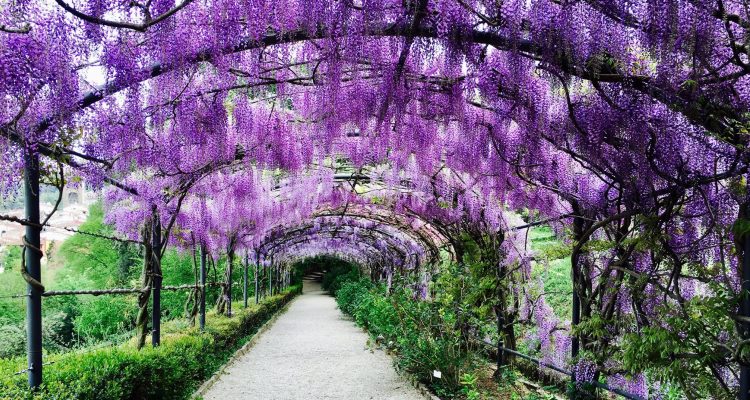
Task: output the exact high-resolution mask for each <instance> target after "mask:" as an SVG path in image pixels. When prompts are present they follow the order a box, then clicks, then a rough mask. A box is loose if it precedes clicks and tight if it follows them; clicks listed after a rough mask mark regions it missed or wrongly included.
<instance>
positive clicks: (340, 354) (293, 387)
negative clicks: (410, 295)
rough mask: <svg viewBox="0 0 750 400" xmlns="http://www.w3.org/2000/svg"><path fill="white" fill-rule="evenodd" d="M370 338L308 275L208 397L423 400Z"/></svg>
mask: <svg viewBox="0 0 750 400" xmlns="http://www.w3.org/2000/svg"><path fill="white" fill-rule="evenodd" d="M367 339H368V336H367V334H366V333H364V332H363V331H362V330H361V329H360V328H358V327H357V326H356V325H355V324H354V323H353V322H352V321H350V320H347V319H345V317H344V315H343V314H342V313H341V311H340V310H339V309H338V308H337V307H336V301H335V299H334V298H333V297H331V296H329V295H327V294H325V293H324V292H323V291H322V290H321V288H320V284H319V283H317V282H314V281H308V280H305V282H304V294H302V295H301V296H300V297H299V298H297V299H296V300H295V301H294V302H293V303H292V304H291V305H290V307H289V310H287V312H286V313H284V314H283V315H281V316H280V317H279V318H278V319H277V320H276V322H274V324H273V326H271V327H270V329H268V330H267V331H266V332H265V333H263V334H262V336H261V337H260V338H258V341H257V343H256V344H255V346H253V348H252V349H250V351H248V352H247V354H245V355H244V356H242V357H240V358H239V359H237V360H236V361H235V362H234V363H233V364H232V365H230V366H229V367H228V368H227V369H226V371H225V374H224V375H223V376H222V377H221V378H220V379H219V380H218V381H217V382H216V383H215V384H214V385H213V386H212V387H211V388H210V389H209V390H208V392H207V393H206V394H205V396H204V399H205V400H235V399H259V400H260V399H262V400H281V399H284V400H292V399H299V400H317V399H342V400H343V399H346V400H360V399H377V400H396V399H398V400H423V399H424V397H423V396H422V394H420V393H419V391H417V389H415V388H414V387H413V386H411V385H410V384H409V383H408V382H407V381H406V380H405V379H404V378H402V377H401V376H399V375H398V374H397V373H396V371H395V370H394V368H393V362H392V359H391V358H390V357H389V356H388V355H386V354H385V353H383V352H382V351H374V352H371V351H370V350H369V349H368V348H367Z"/></svg>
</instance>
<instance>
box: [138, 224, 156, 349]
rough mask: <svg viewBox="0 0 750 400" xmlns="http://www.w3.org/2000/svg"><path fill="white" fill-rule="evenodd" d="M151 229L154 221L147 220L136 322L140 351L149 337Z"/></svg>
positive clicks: (151, 273)
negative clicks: (141, 283)
mask: <svg viewBox="0 0 750 400" xmlns="http://www.w3.org/2000/svg"><path fill="white" fill-rule="evenodd" d="M151 229H152V221H151V220H147V221H146V223H145V225H144V227H143V249H144V252H143V253H144V254H143V272H142V274H141V280H142V282H143V286H142V289H143V291H142V292H141V293H140V294H139V295H138V316H137V317H136V320H135V332H136V338H137V347H138V349H139V350H140V349H141V348H143V346H144V345H145V344H146V336H148V320H149V312H148V303H149V299H150V297H151V286H152V284H153V279H154V267H153V249H152V247H151Z"/></svg>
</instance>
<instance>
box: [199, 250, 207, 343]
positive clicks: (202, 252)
mask: <svg viewBox="0 0 750 400" xmlns="http://www.w3.org/2000/svg"><path fill="white" fill-rule="evenodd" d="M200 257H201V261H200V263H201V267H200V268H201V272H200V279H201V302H200V318H199V320H200V322H199V323H200V328H201V332H203V331H204V330H205V329H206V246H205V245H201V248H200Z"/></svg>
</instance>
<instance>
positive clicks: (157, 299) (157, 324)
mask: <svg viewBox="0 0 750 400" xmlns="http://www.w3.org/2000/svg"><path fill="white" fill-rule="evenodd" d="M152 229H153V230H152V231H151V247H152V254H153V255H152V257H154V260H153V263H154V281H153V282H154V286H153V289H152V291H151V294H152V297H153V311H152V313H151V326H152V329H153V330H152V331H151V345H152V346H153V347H158V346H159V345H160V344H161V284H162V280H163V279H162V276H161V220H160V219H159V214H158V213H157V212H156V207H154V223H153V227H152Z"/></svg>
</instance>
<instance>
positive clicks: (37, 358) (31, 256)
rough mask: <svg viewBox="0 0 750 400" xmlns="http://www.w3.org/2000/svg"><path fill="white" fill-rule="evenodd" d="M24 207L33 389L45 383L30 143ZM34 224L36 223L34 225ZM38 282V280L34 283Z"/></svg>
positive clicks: (35, 174) (34, 158)
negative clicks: (43, 379)
mask: <svg viewBox="0 0 750 400" xmlns="http://www.w3.org/2000/svg"><path fill="white" fill-rule="evenodd" d="M24 206H25V209H26V220H27V221H28V222H29V223H30V224H29V225H26V235H25V236H24V240H25V242H26V243H24V254H23V257H24V262H25V263H26V271H25V272H26V274H27V276H26V277H25V278H27V279H26V280H27V282H28V285H27V289H28V298H27V300H26V342H27V344H26V348H27V350H28V377H29V386H30V387H31V388H32V389H35V388H37V387H39V385H41V384H42V291H43V290H44V288H43V287H42V285H41V281H42V267H41V258H42V251H41V232H42V229H41V226H40V225H39V224H40V220H39V154H38V153H36V152H34V150H33V149H31V148H29V147H28V146H27V147H26V148H25V149H24ZM32 224H35V225H34V226H32ZM34 281H36V282H34Z"/></svg>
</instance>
